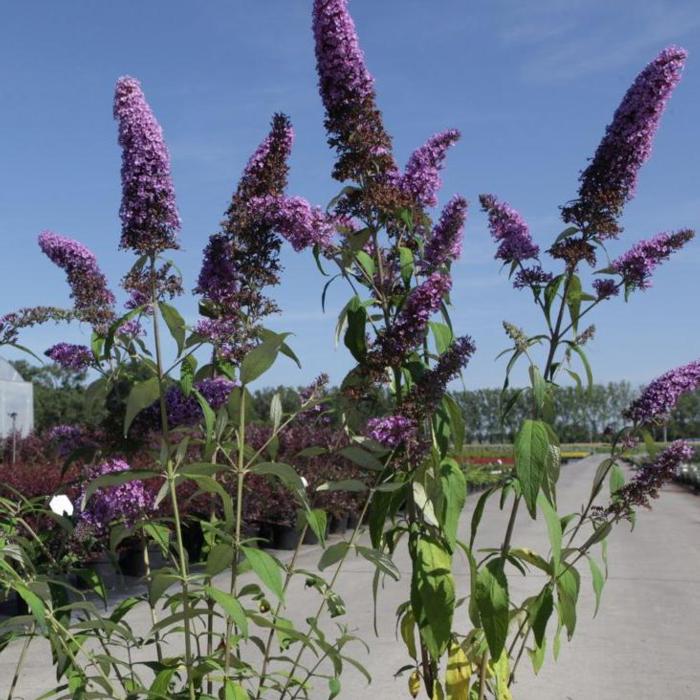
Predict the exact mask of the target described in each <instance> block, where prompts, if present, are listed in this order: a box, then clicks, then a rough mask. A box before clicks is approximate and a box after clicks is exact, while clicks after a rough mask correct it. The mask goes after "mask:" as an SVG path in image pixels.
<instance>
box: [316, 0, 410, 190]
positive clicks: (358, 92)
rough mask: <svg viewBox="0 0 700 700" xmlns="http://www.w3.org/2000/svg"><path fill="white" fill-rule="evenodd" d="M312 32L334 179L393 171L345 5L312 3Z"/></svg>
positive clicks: (329, 0) (335, 0) (342, 0)
mask: <svg viewBox="0 0 700 700" xmlns="http://www.w3.org/2000/svg"><path fill="white" fill-rule="evenodd" d="M313 31H314V38H315V40H316V66H317V70H318V76H319V90H320V93H321V98H322V100H323V104H324V106H325V108H326V129H327V130H328V133H329V139H328V142H329V144H330V145H331V146H333V147H334V148H335V149H336V150H337V151H338V155H339V158H338V162H337V163H336V166H335V168H334V171H333V176H334V177H335V178H336V179H338V180H341V181H342V180H347V179H358V178H359V177H360V176H361V175H362V173H366V172H370V171H372V170H373V171H376V172H379V173H386V172H393V171H395V169H396V165H395V163H394V159H393V157H392V155H391V138H390V137H389V135H388V134H387V133H386V131H385V129H384V125H383V124H382V119H381V114H380V113H379V110H378V109H377V107H376V104H375V94H374V80H373V79H372V76H371V75H370V74H369V71H368V70H367V68H366V66H365V59H364V55H363V53H362V49H361V48H360V43H359V41H358V38H357V32H356V30H355V23H354V22H353V20H352V17H351V16H350V13H349V12H348V8H347V0H314V9H313Z"/></svg>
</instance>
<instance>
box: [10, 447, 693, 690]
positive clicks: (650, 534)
mask: <svg viewBox="0 0 700 700" xmlns="http://www.w3.org/2000/svg"><path fill="white" fill-rule="evenodd" d="M597 463H598V459H597V458H594V457H591V458H587V459H585V460H581V461H580V462H577V463H574V464H570V465H569V466H567V467H565V468H564V469H563V471H562V476H561V480H560V485H559V500H560V512H561V513H566V512H573V511H574V510H577V509H578V508H579V505H580V503H581V502H582V501H583V500H585V498H586V497H587V494H588V492H589V489H590V484H591V480H592V478H593V474H594V472H595V468H596V466H597ZM475 501H476V498H474V497H472V498H470V499H469V504H470V505H469V507H468V509H467V512H466V513H465V515H464V518H463V522H462V535H463V536H465V537H466V536H467V533H468V529H469V521H470V516H471V508H473V507H474V503H475ZM504 521H505V516H504V514H503V513H501V512H499V511H498V508H497V504H496V503H495V502H494V503H491V505H490V506H489V507H488V508H487V510H486V512H485V514H484V517H483V520H482V532H481V537H480V539H479V543H480V544H481V545H482V546H491V545H493V544H494V543H496V544H497V543H500V541H501V539H502V537H503V531H504V526H505V522H504ZM546 542H547V538H546V533H545V529H544V523H543V522H541V521H540V520H538V521H536V522H533V521H531V520H530V519H529V517H528V516H527V514H526V513H524V512H523V511H521V514H520V516H519V519H518V528H517V529H516V537H515V539H514V541H513V545H514V546H524V547H530V548H532V549H535V550H536V551H540V552H546V550H547V544H546ZM318 556H319V550H318V548H315V547H307V548H305V549H304V550H303V553H302V555H301V556H300V562H299V564H300V566H301V567H302V568H308V569H314V568H315V562H316V561H317V559H318ZM396 563H397V565H398V567H399V569H400V570H401V572H402V580H401V581H400V582H398V583H394V582H389V583H388V584H387V586H386V587H385V589H384V590H383V591H382V592H381V593H380V597H379V637H378V638H377V637H375V636H374V632H373V630H372V596H371V582H372V575H373V569H372V567H371V566H370V565H368V564H367V562H365V561H364V560H361V559H354V558H353V559H352V560H350V561H348V563H347V566H346V570H345V572H344V575H343V576H341V580H340V585H339V587H338V592H339V593H340V595H341V596H342V597H343V598H344V600H345V602H346V604H347V609H348V612H349V614H348V616H347V618H346V619H344V622H345V623H346V624H351V625H352V627H353V629H354V630H355V631H356V633H357V634H358V636H360V637H362V638H364V639H366V640H367V642H368V643H369V645H370V648H371V653H370V654H369V655H368V654H367V653H366V652H365V651H364V649H362V648H360V647H358V648H356V656H357V658H358V659H359V660H360V661H361V662H362V663H363V664H364V665H365V666H366V667H367V669H368V670H369V671H370V673H371V675H372V677H373V682H372V684H371V685H370V686H369V687H368V686H367V684H366V681H365V680H364V679H363V678H362V677H361V676H360V675H359V674H358V673H356V672H354V671H353V670H352V669H350V668H348V673H347V675H346V676H344V677H343V690H342V692H341V694H340V697H341V698H344V699H345V698H347V699H348V700H355V698H364V697H367V696H370V695H371V696H372V697H373V698H376V700H393V699H394V698H397V699H399V698H405V697H408V694H407V691H406V678H405V676H404V677H402V678H400V679H398V680H395V679H394V678H393V674H394V672H395V670H396V669H398V668H399V667H400V666H402V665H403V664H404V663H406V658H407V657H406V656H405V653H404V649H403V644H399V643H398V642H397V641H396V639H395V637H394V624H395V615H394V614H395V610H396V607H397V605H399V604H400V603H401V602H402V601H403V600H404V599H405V598H406V596H407V595H408V593H407V591H408V581H409V571H410V567H409V562H408V559H407V556H406V554H405V552H401V553H399V554H398V556H397V558H396ZM609 563H610V578H609V580H608V582H607V584H606V586H605V590H604V592H603V600H602V604H601V609H600V612H599V614H598V617H597V618H596V619H592V614H593V610H594V597H593V592H592V588H591V585H590V576H589V573H588V567H586V566H585V567H583V568H582V569H581V575H582V590H581V598H580V602H579V607H578V613H579V615H578V625H577V630H576V635H575V637H574V639H573V640H572V642H570V643H567V642H566V641H565V640H564V641H563V642H562V650H561V655H560V657H559V661H558V662H557V663H555V662H554V661H553V660H552V659H551V656H550V655H549V654H548V658H547V660H546V662H545V666H544V668H543V669H542V671H541V672H540V675H539V677H537V678H535V677H534V676H533V675H532V672H531V670H530V667H529V664H528V663H527V662H526V660H525V659H524V660H523V663H522V665H521V669H522V673H521V674H520V678H519V680H518V682H517V683H516V685H515V687H514V697H515V698H516V700H622V699H625V700H626V699H628V698H630V699H632V698H634V699H635V700H647V699H648V700H658V699H659V698H664V699H665V698H673V699H674V700H696V699H697V698H700V664H699V663H698V659H699V654H700V631H699V630H700V595H699V593H700V498H698V497H696V496H694V495H693V494H691V493H689V492H688V491H685V490H682V489H680V488H677V487H675V486H669V487H668V488H667V489H666V490H665V491H664V493H663V496H662V498H661V499H660V500H659V501H657V502H656V504H655V506H654V510H653V511H651V512H643V513H641V514H640V516H639V518H638V524H637V527H636V528H635V531H634V532H632V533H630V532H629V528H627V527H625V526H621V527H619V528H618V529H617V531H616V532H614V533H613V534H612V535H611V537H610V543H609ZM455 571H456V578H457V582H458V586H459V589H460V593H461V594H464V593H465V592H466V590H467V587H468V576H467V575H466V573H465V566H464V562H461V561H460V562H459V563H458V564H457V565H456V567H455ZM221 584H222V585H225V582H223V581H222V582H221ZM538 584H541V581H537V580H530V581H527V582H526V581H520V580H518V579H516V578H515V577H514V576H513V578H512V580H511V588H512V591H513V594H514V595H518V599H522V596H523V595H527V594H528V593H529V592H530V591H532V590H533V586H537V585H538ZM288 600H289V604H290V609H291V610H292V611H293V613H294V614H293V617H294V618H295V619H303V618H304V617H305V616H307V615H309V614H311V612H312V611H313V610H315V607H316V606H317V604H318V599H317V598H316V596H315V595H314V594H312V593H309V592H308V591H307V590H305V589H304V587H303V582H302V581H299V583H298V584H297V585H295V586H292V587H291V588H290V592H289V599H288ZM134 617H135V618H136V619H133V620H132V624H133V625H134V627H135V628H137V629H139V628H142V629H146V627H147V610H146V609H141V611H140V612H139V613H138V614H137V615H136V616H134ZM139 618H140V619H139ZM456 626H457V627H459V628H461V629H463V630H464V629H467V628H468V623H467V616H466V610H464V609H463V608H462V609H460V611H458V615H457V620H456ZM548 631H549V632H550V635H551V633H553V631H554V630H553V628H550V629H549V630H548ZM550 642H551V636H550ZM32 649H34V651H33V653H32V654H31V656H30V659H29V662H28V666H27V670H26V673H25V677H24V678H23V683H22V684H21V687H22V693H21V696H22V697H24V698H27V699H28V698H35V697H37V696H38V695H40V692H41V691H45V690H46V689H47V688H50V687H51V686H52V685H53V684H54V679H53V673H52V669H51V667H50V665H49V664H48V662H47V657H46V656H45V655H44V652H45V649H42V647H41V645H37V646H36V647H32ZM16 655H17V650H16V648H13V649H10V650H6V651H5V652H3V653H1V654H0V697H5V695H6V694H7V687H8V685H9V681H10V678H11V675H12V671H13V670H14V660H15V659H16ZM314 698H318V700H322V699H324V698H327V691H326V690H325V689H323V688H320V689H319V692H318V693H317V694H316V695H314Z"/></svg>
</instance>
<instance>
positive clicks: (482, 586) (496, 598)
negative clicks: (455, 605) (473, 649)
mask: <svg viewBox="0 0 700 700" xmlns="http://www.w3.org/2000/svg"><path fill="white" fill-rule="evenodd" d="M475 593H476V606H477V609H478V611H479V617H480V619H481V626H482V627H483V629H484V635H485V636H486V641H487V643H488V645H489V651H490V652H491V657H492V658H494V659H498V658H499V657H500V656H501V652H502V651H503V648H504V646H505V643H506V638H507V637H508V620H509V615H508V580H507V579H506V576H505V573H504V572H503V563H502V561H501V560H500V559H493V560H491V561H490V562H489V563H488V564H486V566H482V567H481V569H479V572H478V574H477V577H476V590H475Z"/></svg>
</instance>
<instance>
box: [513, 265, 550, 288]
mask: <svg viewBox="0 0 700 700" xmlns="http://www.w3.org/2000/svg"><path fill="white" fill-rule="evenodd" d="M553 278H554V277H553V275H552V273H551V272H545V271H544V270H543V269H542V267H541V266H540V265H534V266H533V267H524V268H523V269H522V270H519V271H518V274H517V275H515V279H514V280H513V287H514V288H515V289H524V288H525V287H530V288H535V287H546V286H547V285H548V284H549V283H550V282H551V281H552V279H553Z"/></svg>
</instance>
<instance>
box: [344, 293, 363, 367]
mask: <svg viewBox="0 0 700 700" xmlns="http://www.w3.org/2000/svg"><path fill="white" fill-rule="evenodd" d="M347 324H348V325H347V328H346V330H345V336H344V338H343V342H344V343H345V347H346V348H347V349H348V350H350V352H351V353H352V356H353V357H354V358H355V359H356V360H357V361H358V362H360V363H362V362H364V360H365V357H366V356H367V337H366V331H365V328H366V325H367V310H366V309H365V307H364V306H362V303H361V302H360V299H359V298H358V297H353V299H352V300H351V302H350V304H349V305H348V310H347Z"/></svg>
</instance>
